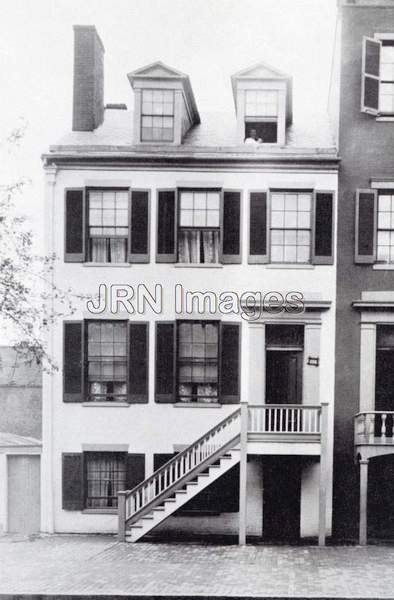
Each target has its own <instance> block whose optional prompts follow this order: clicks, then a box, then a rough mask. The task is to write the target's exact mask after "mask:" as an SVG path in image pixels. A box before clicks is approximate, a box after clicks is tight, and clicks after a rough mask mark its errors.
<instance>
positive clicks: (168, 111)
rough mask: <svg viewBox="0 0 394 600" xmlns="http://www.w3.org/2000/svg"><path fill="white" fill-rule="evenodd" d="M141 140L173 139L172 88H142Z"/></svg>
mask: <svg viewBox="0 0 394 600" xmlns="http://www.w3.org/2000/svg"><path fill="white" fill-rule="evenodd" d="M141 141H142V142H173V141H174V91H173V90H142V109H141Z"/></svg>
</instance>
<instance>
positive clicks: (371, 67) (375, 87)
mask: <svg viewBox="0 0 394 600" xmlns="http://www.w3.org/2000/svg"><path fill="white" fill-rule="evenodd" d="M381 48H382V42H380V41H379V40H375V39H373V38H368V37H364V38H363V50H362V52H363V54H362V72H361V110H362V112H366V113H369V114H372V115H377V114H378V113H379V87H380V54H381Z"/></svg>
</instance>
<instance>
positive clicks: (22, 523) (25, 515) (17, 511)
mask: <svg viewBox="0 0 394 600" xmlns="http://www.w3.org/2000/svg"><path fill="white" fill-rule="evenodd" d="M7 463H8V531H9V532H10V533H22V534H24V535H29V534H30V533H37V532H38V531H39V530H40V457H39V456H38V455H20V456H9V457H8V460H7Z"/></svg>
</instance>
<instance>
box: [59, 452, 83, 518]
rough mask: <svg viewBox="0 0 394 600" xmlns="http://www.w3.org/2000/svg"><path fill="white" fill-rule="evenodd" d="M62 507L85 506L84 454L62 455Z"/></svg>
mask: <svg viewBox="0 0 394 600" xmlns="http://www.w3.org/2000/svg"><path fill="white" fill-rule="evenodd" d="M62 500H63V502H62V507H63V510H82V509H83V508H84V474H83V454H82V453H80V454H77V453H66V454H63V455H62Z"/></svg>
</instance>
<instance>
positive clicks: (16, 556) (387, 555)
mask: <svg viewBox="0 0 394 600" xmlns="http://www.w3.org/2000/svg"><path fill="white" fill-rule="evenodd" d="M393 564H394V545H381V546H372V545H371V546H367V547H360V546H328V547H325V548H319V547H317V546H292V547H289V546H262V545H261V546H258V545H257V546H252V545H250V546H246V547H238V546H233V545H220V546H219V545H214V544H208V543H201V544H196V543H182V544H181V543H167V544H163V543H138V544H121V543H118V542H117V541H116V540H115V538H114V537H112V536H82V535H54V536H41V537H38V538H35V539H34V540H28V539H24V538H20V537H17V536H3V537H0V594H3V595H8V594H18V595H20V594H26V595H29V596H34V595H37V594H44V595H47V596H57V595H58V594H66V595H67V596H68V597H70V596H72V595H84V596H93V595H100V596H102V595H108V596H109V595H119V596H129V597H130V598H131V597H134V598H135V597H138V596H145V597H146V596H151V597H153V596H156V597H184V598H186V597H188V598H190V597H191V596H199V597H210V598H212V597H217V598H218V597H233V598H234V597H238V598H240V597H241V598H320V599H321V598H368V599H371V598H380V599H383V598H384V599H386V598H394V588H393ZM41 600H42V599H41Z"/></svg>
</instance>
